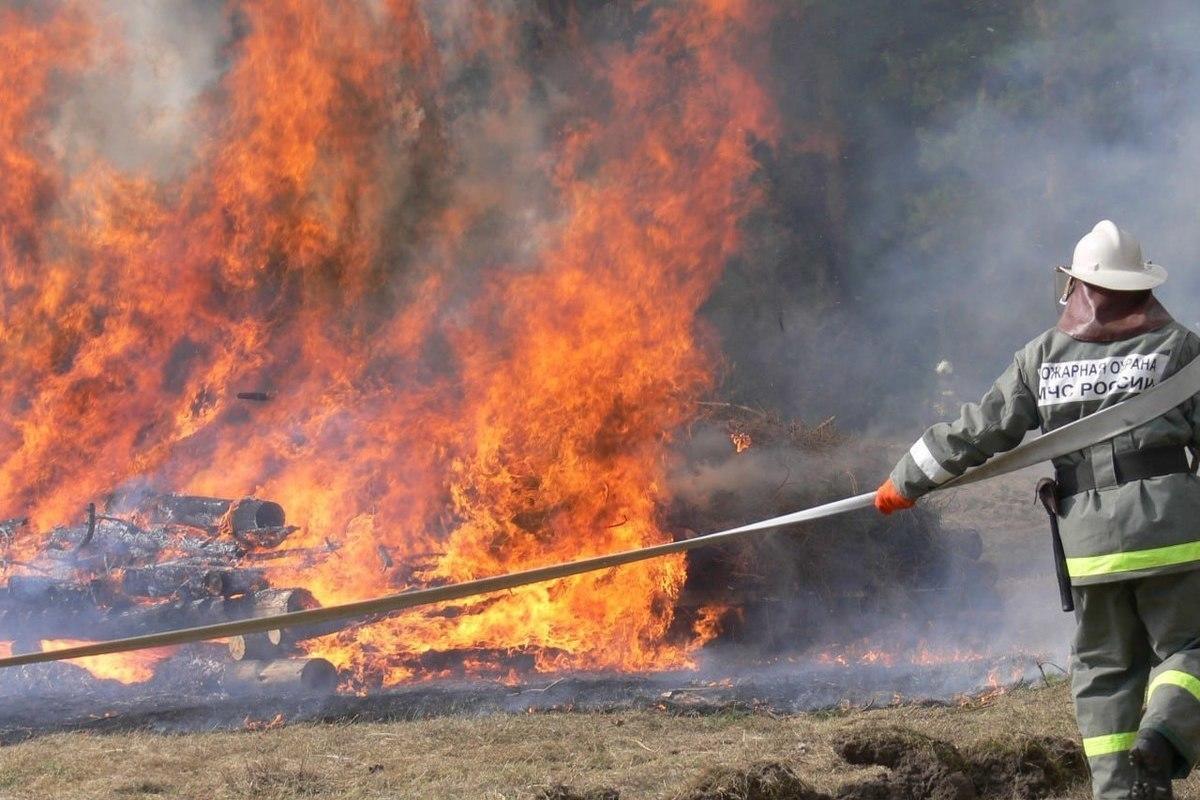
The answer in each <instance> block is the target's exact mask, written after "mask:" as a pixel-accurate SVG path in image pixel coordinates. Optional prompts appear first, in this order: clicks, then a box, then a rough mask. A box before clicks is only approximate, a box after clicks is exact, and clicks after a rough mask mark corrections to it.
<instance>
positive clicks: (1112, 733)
mask: <svg viewBox="0 0 1200 800" xmlns="http://www.w3.org/2000/svg"><path fill="white" fill-rule="evenodd" d="M1074 594H1075V619H1076V623H1077V627H1076V632H1075V643H1074V646H1073V648H1072V652H1071V672H1072V677H1071V690H1072V693H1073V694H1074V696H1075V715H1076V717H1077V719H1078V720H1079V729H1080V732H1081V733H1082V734H1083V745H1084V751H1085V753H1086V754H1087V756H1088V764H1089V765H1090V767H1091V770H1092V786H1093V792H1094V796H1095V797H1096V800H1118V799H1119V800H1126V798H1128V797H1129V788H1130V784H1131V783H1132V780H1133V768H1132V765H1131V764H1130V760H1129V751H1130V749H1131V748H1132V746H1133V742H1134V738H1135V737H1136V736H1137V732H1138V731H1139V730H1141V729H1146V728H1148V729H1152V730H1155V731H1158V732H1159V733H1161V734H1162V735H1163V736H1165V737H1166V738H1167V740H1168V741H1170V742H1171V744H1173V745H1174V746H1175V749H1176V750H1177V751H1178V752H1179V754H1180V758H1179V760H1178V762H1177V765H1176V766H1177V769H1176V777H1184V776H1186V775H1187V773H1188V772H1189V771H1190V769H1191V767H1192V764H1194V763H1195V762H1196V759H1197V757H1200V570H1191V571H1188V572H1180V573H1175V574H1171V575H1156V576H1152V577H1144V578H1135V579H1130V580H1125V581H1119V582H1116V583H1101V584H1093V585H1090V586H1077V587H1075V589H1074Z"/></svg>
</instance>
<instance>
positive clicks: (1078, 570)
mask: <svg viewBox="0 0 1200 800" xmlns="http://www.w3.org/2000/svg"><path fill="white" fill-rule="evenodd" d="M1189 561H1200V542H1185V543H1184V544H1173V545H1171V546H1169V547H1155V548H1153V549H1151V550H1134V551H1133V552H1131V553H1113V554H1111V555H1107V556H1083V557H1080V558H1068V559H1067V573H1068V574H1069V575H1070V576H1071V577H1072V578H1091V577H1094V576H1096V575H1111V574H1112V573H1114V572H1133V571H1134V570H1139V569H1154V568H1156V567H1172V566H1175V565H1176V564H1186V563H1188V562H1189Z"/></svg>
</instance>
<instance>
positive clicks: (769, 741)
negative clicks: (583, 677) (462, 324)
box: [0, 684, 1200, 800]
mask: <svg viewBox="0 0 1200 800" xmlns="http://www.w3.org/2000/svg"><path fill="white" fill-rule="evenodd" d="M892 726H902V727H903V728H905V729H910V730H912V731H916V732H920V733H923V734H927V735H929V736H933V737H936V738H937V739H939V740H942V741H946V742H951V743H953V744H955V745H957V746H958V747H959V748H960V749H967V748H970V747H972V746H975V747H980V746H981V743H984V742H987V741H989V740H994V739H995V738H996V737H1001V736H1002V737H1004V740H1005V741H1012V740H1013V739H1014V738H1015V737H1019V736H1021V735H1026V734H1036V735H1048V736H1056V737H1063V738H1069V739H1071V740H1072V741H1074V740H1075V739H1076V733H1075V730H1074V725H1073V721H1072V716H1071V710H1070V702H1069V698H1068V695H1067V691H1066V687H1065V686H1064V685H1062V684H1058V685H1055V686H1050V687H1046V688H1040V689H1018V690H1014V691H1012V692H1009V693H1007V694H1005V695H1002V696H1000V697H998V698H995V699H993V700H991V701H988V702H983V703H979V704H976V705H971V706H966V707H960V708H914V707H902V708H890V709H878V710H866V711H864V710H848V711H841V712H832V713H824V714H803V715H794V716H786V717H774V716H767V715H749V714H728V715H718V716H707V717H683V716H673V715H668V714H666V713H661V712H649V711H642V712H629V713H617V714H579V713H553V714H538V715H530V716H514V715H497V716H489V717H482V718H473V719H472V718H460V717H448V718H441V719H432V720H424V721H417V722H398V723H390V724H339V725H308V724H300V725H295V726H284V727H281V728H275V729H270V730H258V731H240V732H232V733H230V732H224V733H199V734H188V735H180V736H161V735H154V734H141V733H139V734H127V735H95V734H60V735H53V736H46V737H43V738H38V739H34V740H31V741H28V742H25V743H23V744H18V745H13V746H9V747H5V748H3V749H0V798H39V800H41V799H42V798H206V799H210V798H211V799H214V800H215V799H221V798H233V799H238V800H241V799H248V798H254V799H256V800H258V799H260V798H261V799H262V800H268V799H270V800H275V799H282V798H318V799H319V798H352V799H353V798H381V799H382V798H422V799H425V798H471V799H472V800H474V799H476V798H478V799H479V800H484V799H486V798H497V799H498V798H537V797H557V798H570V797H580V796H585V797H589V798H595V799H596V800H598V799H599V798H612V797H613V796H614V794H613V793H612V791H609V792H601V791H590V793H589V790H599V789H610V790H615V791H616V792H618V793H619V796H620V797H621V798H625V800H636V799H637V798H664V799H669V800H675V799H676V798H682V797H692V798H695V797H714V798H729V799H730V800H733V799H734V798H748V797H758V798H775V799H776V800H787V799H788V798H798V797H804V795H801V794H796V793H788V792H784V793H779V792H776V793H771V792H769V791H767V790H762V791H759V793H758V794H754V793H749V794H748V793H746V792H744V791H743V792H742V793H741V794H738V793H737V792H734V793H732V794H730V793H725V794H721V793H719V792H713V793H710V794H707V795H705V794H698V793H697V791H696V788H697V786H700V785H701V784H703V783H704V780H703V779H704V777H705V776H706V775H707V776H708V778H709V779H710V780H709V788H711V787H712V785H714V774H713V773H711V772H709V771H711V770H713V769H726V768H731V769H733V770H739V769H746V768H749V767H751V765H755V764H762V763H763V762H771V763H773V764H776V765H780V766H779V767H775V768H774V769H776V770H779V769H783V768H786V769H784V771H785V772H786V773H787V774H788V775H791V776H795V777H798V778H799V779H800V780H801V781H803V782H804V783H805V784H808V785H809V786H811V787H812V788H813V789H815V790H820V791H823V792H828V791H831V790H835V789H836V788H837V787H839V786H844V785H847V784H852V783H855V782H859V781H862V780H864V779H868V778H870V777H872V776H875V777H878V776H880V775H883V774H884V773H885V771H884V770H882V769H881V768H879V767H862V766H850V765H848V764H847V763H846V761H845V760H843V758H842V757H841V756H840V755H839V754H838V752H837V751H835V747H836V746H837V745H838V743H839V742H842V741H843V740H844V739H845V738H846V737H847V736H848V735H849V736H854V735H860V734H864V733H867V734H871V733H875V732H878V731H881V730H886V729H888V728H890V727H892ZM725 776H726V777H728V773H726V774H725ZM715 779H716V782H718V783H719V782H720V780H723V779H724V778H722V776H721V775H716V776H715ZM556 785H565V786H569V787H573V789H574V790H575V791H576V793H574V794H572V793H564V792H562V791H561V790H559V791H558V792H557V793H555V790H553V789H552V787H554V786H556ZM744 785H745V782H744V781H743V788H744ZM753 788H754V787H753V786H751V789H752V790H753ZM759 788H760V789H762V787H759ZM785 788H786V787H785ZM880 796H882V795H880ZM1061 796H1062V797H1066V798H1085V797H1086V796H1087V791H1086V788H1085V787H1084V786H1083V785H1082V784H1080V785H1076V786H1075V787H1074V788H1073V789H1071V790H1070V791H1068V792H1066V793H1065V794H1062V795H1061ZM1180 797H1181V798H1183V799H1184V800H1189V799H1190V800H1200V781H1191V782H1190V783H1189V784H1188V785H1187V786H1186V787H1183V791H1182V792H1181V794H1180Z"/></svg>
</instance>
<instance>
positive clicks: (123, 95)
mask: <svg viewBox="0 0 1200 800" xmlns="http://www.w3.org/2000/svg"><path fill="white" fill-rule="evenodd" d="M96 16H97V23H98V29H99V34H100V35H99V36H98V37H97V38H96V39H95V40H94V41H93V42H91V43H90V50H91V53H90V55H91V59H92V62H93V66H94V67H100V66H103V68H102V69H93V70H91V71H89V72H88V73H87V74H86V75H85V76H84V77H83V78H82V79H81V80H80V82H79V85H78V86H77V87H76V89H75V91H73V92H72V94H71V97H70V99H69V100H68V101H67V102H65V103H63V104H62V106H61V107H60V110H59V117H58V124H57V129H56V132H55V135H54V137H53V146H54V147H55V149H56V150H57V152H58V154H59V157H60V159H61V163H63V164H64V165H66V166H67V167H68V169H70V170H71V171H79V170H82V169H85V168H86V167H87V166H88V165H89V164H92V163H94V162H95V161H96V160H97V159H98V158H99V159H102V160H104V161H105V162H107V163H109V164H111V165H112V166H113V167H115V168H117V169H120V170H122V171H125V172H130V173H139V174H149V175H153V176H154V177H156V178H159V179H167V178H171V177H177V176H180V175H182V174H184V173H185V172H186V170H187V168H188V167H189V166H190V164H191V163H192V157H193V156H194V155H195V148H196V146H197V144H198V140H199V138H200V137H201V136H202V135H203V133H204V130H203V127H202V121H203V120H202V117H201V115H200V114H199V113H198V112H197V108H196V106H197V102H198V101H199V100H200V99H201V97H202V96H203V95H204V93H205V92H207V91H211V90H212V89H213V88H214V87H215V85H216V83H217V81H218V80H219V78H220V76H221V71H222V68H223V67H224V66H225V65H224V59H223V50H224V48H225V47H226V46H227V44H228V43H229V41H230V38H231V37H232V36H233V31H232V29H231V26H230V19H229V17H228V15H227V13H226V10H225V9H224V8H223V7H222V5H221V4H220V3H205V2H196V0H166V2H149V0H135V1H134V2H124V1H123V0H105V2H104V3H103V4H102V5H101V6H100V8H98V9H97V14H96Z"/></svg>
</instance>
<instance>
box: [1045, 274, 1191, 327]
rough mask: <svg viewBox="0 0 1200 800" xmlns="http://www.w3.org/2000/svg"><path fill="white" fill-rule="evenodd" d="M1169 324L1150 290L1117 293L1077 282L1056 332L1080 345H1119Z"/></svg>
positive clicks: (1167, 318)
mask: <svg viewBox="0 0 1200 800" xmlns="http://www.w3.org/2000/svg"><path fill="white" fill-rule="evenodd" d="M1170 322H1171V315H1170V314H1169V313H1168V312H1167V310H1166V309H1165V308H1163V307H1162V304H1161V303H1159V302H1158V299H1157V298H1155V296H1154V293H1153V292H1150V291H1149V290H1147V291H1142V292H1118V291H1115V290H1113V289H1104V288H1101V287H1099V286H1092V285H1091V284H1088V283H1083V282H1082V281H1077V282H1076V284H1075V288H1074V289H1072V290H1071V295H1070V297H1068V298H1067V307H1066V308H1065V309H1063V312H1062V316H1061V317H1059V318H1058V329H1059V330H1060V331H1062V332H1063V333H1065V334H1067V335H1068V336H1070V337H1071V338H1072V339H1078V340H1079V341H1081V342H1119V341H1121V340H1123V339H1131V338H1133V337H1134V336H1137V335H1139V334H1143V333H1148V332H1149V331H1156V330H1158V329H1159V328H1162V327H1164V326H1166V325H1167V324H1169V323H1170Z"/></svg>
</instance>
